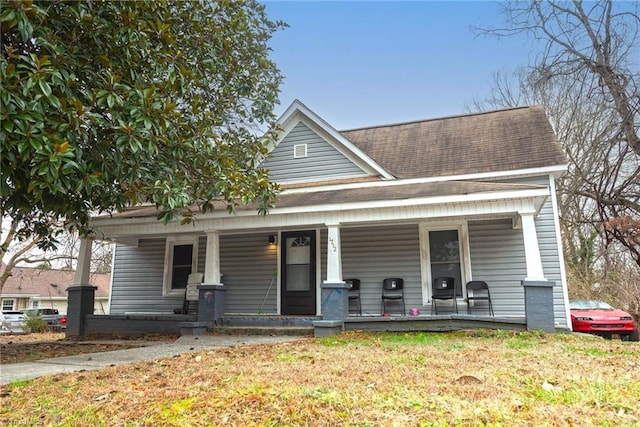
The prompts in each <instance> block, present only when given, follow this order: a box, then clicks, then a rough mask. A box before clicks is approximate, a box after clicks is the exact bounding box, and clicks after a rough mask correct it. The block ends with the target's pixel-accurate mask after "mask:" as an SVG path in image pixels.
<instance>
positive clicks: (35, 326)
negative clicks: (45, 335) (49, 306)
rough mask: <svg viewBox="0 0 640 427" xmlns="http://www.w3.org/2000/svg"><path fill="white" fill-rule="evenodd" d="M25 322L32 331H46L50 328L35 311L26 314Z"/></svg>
mask: <svg viewBox="0 0 640 427" xmlns="http://www.w3.org/2000/svg"><path fill="white" fill-rule="evenodd" d="M24 323H25V325H26V327H27V328H28V329H29V330H31V332H36V333H38V332H46V331H47V330H48V329H49V325H48V324H47V322H46V321H45V320H44V319H42V318H41V317H39V316H38V315H37V314H33V313H29V314H25V316H24Z"/></svg>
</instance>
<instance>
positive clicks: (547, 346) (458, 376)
mask: <svg viewBox="0 0 640 427" xmlns="http://www.w3.org/2000/svg"><path fill="white" fill-rule="evenodd" d="M0 394H1V396H2V397H0V424H4V425H12V424H13V425H21V426H22V425H56V426H72V425H73V426H83V425H87V426H88V425H91V426H93V425H109V426H110V425H124V426H127V425H131V426H139V425H145V426H147V425H148V426H157V425H175V426H187V425H203V426H204V425H206V426H209V425H212V426H219V425H220V426H221V425H225V426H227V425H230V426H280V425H282V426H285V425H293V426H298V425H313V426H336V425H338V426H343V425H344V426H392V425H397V426H423V425H424V426H445V425H468V426H480V425H510V426H512V425H522V426H525V425H526V426H529V425H537V426H549V425H563V426H564V425H615V426H626V425H640V406H639V405H638V402H639V401H640V345H638V344H637V343H623V342H619V341H606V340H602V339H600V338H597V337H591V336H583V335H573V334H542V333H534V332H529V333H515V332H500V331H498V332H493V331H463V332H456V333H359V332H355V333H345V334H342V335H337V336H333V337H327V338H321V339H305V340H302V341H299V342H292V343H285V344H274V345H261V346H238V347H234V348H226V349H219V350H212V351H206V352H201V353H189V354H184V355H181V356H178V357H174V358H170V359H161V360H156V361H149V362H141V363H137V364H134V365H129V366H119V367H112V368H107V369H103V370H100V371H89V372H80V373H75V374H65V375H57V376H52V377H44V378H40V379H36V380H33V381H25V382H17V383H13V384H10V385H8V386H6V387H4V388H3V389H2V393H0Z"/></svg>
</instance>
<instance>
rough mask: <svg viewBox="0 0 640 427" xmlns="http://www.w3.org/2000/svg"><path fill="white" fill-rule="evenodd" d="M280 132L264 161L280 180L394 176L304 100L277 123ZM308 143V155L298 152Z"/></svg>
mask: <svg viewBox="0 0 640 427" xmlns="http://www.w3.org/2000/svg"><path fill="white" fill-rule="evenodd" d="M277 125H278V127H279V129H280V132H279V135H278V138H277V140H276V142H275V144H274V145H273V146H272V147H270V150H269V155H268V156H267V157H266V159H265V160H264V161H263V162H262V163H261V165H260V166H261V167H264V168H268V169H269V170H270V172H271V175H272V177H273V178H274V180H275V181H276V182H279V183H284V182H310V181H318V180H322V181H327V180H333V179H344V178H357V177H377V178H378V179H380V178H382V179H392V178H393V176H392V175H391V174H389V172H388V171H386V170H385V169H384V168H382V167H381V166H380V165H379V164H378V163H377V162H375V161H374V160H373V159H371V157H369V156H368V155H367V154H366V153H364V152H363V151H362V150H361V149H360V148H358V147H357V146H355V145H354V144H352V143H351V141H349V140H348V139H347V138H345V137H344V136H343V135H342V134H340V132H338V131H336V130H335V129H334V128H333V127H331V126H330V125H329V124H328V123H327V122H326V121H324V120H323V119H322V118H320V116H318V115H317V114H315V113H314V112H313V111H311V110H310V109H308V108H307V107H306V106H305V105H304V104H302V103H301V102H300V101H298V100H296V101H294V102H293V103H292V104H291V106H289V108H288V109H287V111H285V113H284V114H283V115H282V116H281V117H280V119H279V120H278V123H277ZM305 144H306V150H307V151H306V154H307V155H306V156H294V149H295V147H296V146H298V148H299V149H301V150H300V153H302V151H303V148H302V146H303V145H305Z"/></svg>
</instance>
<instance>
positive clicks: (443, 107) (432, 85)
mask: <svg viewBox="0 0 640 427" xmlns="http://www.w3.org/2000/svg"><path fill="white" fill-rule="evenodd" d="M264 3H265V4H266V7H267V13H268V15H269V17H270V19H272V20H277V19H280V20H283V21H285V22H287V23H288V24H289V27H288V28H286V29H284V30H281V31H279V32H278V33H276V34H275V35H274V37H273V39H272V41H271V43H270V45H271V47H272V48H273V53H272V58H273V59H274V61H275V62H276V64H278V67H279V68H280V70H281V71H282V73H283V75H284V76H285V81H284V84H283V85H282V87H281V89H282V93H281V95H280V101H281V105H280V106H279V107H278V108H277V109H276V113H277V114H281V113H282V112H284V110H285V109H286V108H287V107H288V106H289V105H290V104H291V102H292V101H293V100H294V99H299V100H300V101H302V102H303V103H304V104H305V105H307V107H309V108H311V109H312V110H313V111H315V112H316V113H318V114H319V115H320V116H321V117H323V118H324V119H325V120H327V121H328V122H329V123H330V124H331V125H332V126H333V127H335V128H336V129H338V130H346V129H352V128H357V127H363V126H370V125H379V124H386V123H398V122H404V121H411V120H420V119H425V118H433V117H443V116H449V115H455V114H461V113H465V112H466V111H467V110H466V106H468V105H471V103H472V101H473V99H475V98H480V99H483V98H485V97H486V96H487V95H488V94H489V90H490V88H491V86H492V79H493V75H494V74H495V72H498V71H500V72H501V73H502V72H508V71H510V70H513V69H515V68H516V67H517V66H520V65H526V64H527V63H528V62H529V54H530V53H529V52H530V48H529V44H528V42H527V40H525V39H513V38H511V39H502V40H499V39H496V38H492V37H484V36H477V35H476V34H474V32H473V31H472V29H471V27H472V26H480V27H496V26H503V25H504V24H503V17H502V15H500V14H499V5H498V3H497V2H489V1H410V2H379V1H340V2H330V1H265V2H264Z"/></svg>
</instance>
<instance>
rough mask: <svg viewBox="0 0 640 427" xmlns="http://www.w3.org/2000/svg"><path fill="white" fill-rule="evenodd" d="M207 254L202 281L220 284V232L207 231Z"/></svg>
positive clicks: (208, 283) (209, 283)
mask: <svg viewBox="0 0 640 427" xmlns="http://www.w3.org/2000/svg"><path fill="white" fill-rule="evenodd" d="M206 253H207V255H206V260H205V264H204V283H205V284H207V285H221V284H222V281H221V280H220V279H221V278H220V234H219V233H218V232H217V231H208V232H207V252H206Z"/></svg>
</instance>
